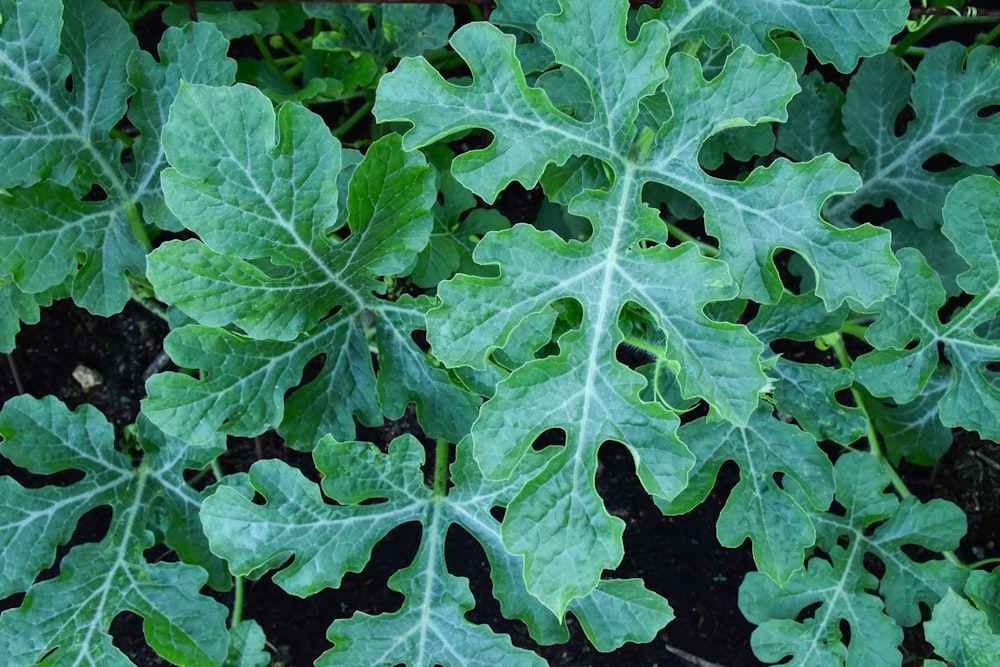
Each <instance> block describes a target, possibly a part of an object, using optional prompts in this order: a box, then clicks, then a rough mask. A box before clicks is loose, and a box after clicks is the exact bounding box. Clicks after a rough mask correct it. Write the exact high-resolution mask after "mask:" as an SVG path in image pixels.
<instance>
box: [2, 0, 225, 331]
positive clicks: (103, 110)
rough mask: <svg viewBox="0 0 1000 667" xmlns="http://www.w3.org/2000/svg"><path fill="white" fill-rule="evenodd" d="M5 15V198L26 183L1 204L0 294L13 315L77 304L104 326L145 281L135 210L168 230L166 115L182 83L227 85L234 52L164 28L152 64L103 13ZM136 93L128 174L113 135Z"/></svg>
mask: <svg viewBox="0 0 1000 667" xmlns="http://www.w3.org/2000/svg"><path fill="white" fill-rule="evenodd" d="M0 16H3V17H4V22H3V24H2V25H0V63H2V66H0V107H2V108H3V113H2V114H0V116H2V119H0V150H2V151H3V153H4V155H5V158H6V159H7V163H6V168H5V170H4V171H3V174H2V175H0V187H4V186H22V187H12V188H11V190H10V191H9V193H4V196H3V197H0V214H2V216H3V218H4V220H5V222H6V224H4V225H3V226H2V227H0V244H2V245H3V247H4V249H5V251H4V252H3V253H0V281H5V280H4V276H10V277H11V278H12V279H13V282H14V284H15V285H16V287H15V286H10V287H5V288H4V291H5V292H7V293H8V294H11V293H12V292H13V291H14V290H19V291H22V292H24V293H26V294H24V295H23V296H19V297H14V299H15V301H17V302H19V304H21V305H20V308H18V310H20V311H21V312H25V311H24V308H25V307H26V306H25V305H24V304H25V302H28V303H30V302H32V301H34V302H35V303H36V304H45V303H47V302H48V300H50V299H51V298H52V297H53V296H72V297H73V299H74V300H75V301H76V303H77V304H79V305H81V306H83V307H85V308H87V309H88V310H90V311H91V312H93V313H95V314H99V315H111V314H113V313H116V312H118V311H120V310H121V308H122V307H123V306H124V304H125V302H126V301H127V299H128V298H129V295H130V292H129V284H128V278H127V276H128V274H132V275H136V276H141V275H142V274H143V273H144V271H145V253H146V247H145V245H144V244H145V243H148V241H147V240H146V231H145V228H144V226H143V225H144V221H143V220H142V218H141V217H140V209H139V207H140V206H142V207H143V213H145V214H146V215H147V221H149V222H154V223H157V224H161V223H162V224H164V225H167V226H169V224H170V220H168V219H167V218H166V217H165V216H164V215H163V214H162V206H158V204H157V203H158V201H159V200H160V195H159V180H158V179H159V170H160V169H161V168H162V166H163V164H164V163H163V160H162V154H161V153H160V150H159V133H160V128H161V127H162V124H163V121H164V120H165V117H166V107H167V105H169V103H170V100H171V99H172V97H173V93H174V92H175V91H176V89H177V87H178V85H179V83H180V80H181V78H182V77H183V78H185V79H186V80H187V81H213V82H219V83H225V82H226V79H227V77H228V79H229V80H231V79H232V74H233V72H234V71H235V70H234V63H232V61H229V60H227V59H225V50H226V48H227V46H228V45H227V43H226V42H225V40H223V39H222V38H221V36H220V35H219V34H218V32H217V31H215V30H214V29H213V28H210V27H208V26H201V27H197V26H191V27H189V28H186V29H185V30H184V31H183V32H182V31H179V30H168V31H166V33H164V36H163V41H162V43H161V48H160V56H161V63H160V64H159V65H156V64H155V63H153V62H152V58H150V57H149V56H148V54H142V53H141V52H140V51H139V49H138V46H137V44H136V42H135V37H134V36H133V35H132V33H131V32H130V31H129V29H128V25H127V24H126V23H125V22H124V20H123V19H122V18H121V16H120V15H119V14H118V13H117V12H115V11H113V10H111V9H110V8H108V7H107V6H106V5H105V4H104V3H100V2H93V1H91V0H84V1H81V2H73V3H69V4H68V6H67V7H66V8H65V11H64V10H63V7H62V4H61V3H59V2H56V1H54V0H44V1H40V2H32V3H15V4H14V5H13V6H11V3H9V2H2V3H0ZM126 63H128V66H127V68H126ZM126 69H127V78H126ZM147 85H149V86H155V87H156V89H155V92H154V91H153V90H146V86H147ZM133 86H136V87H138V88H139V91H138V92H137V93H136V94H135V96H134V98H133V102H132V108H131V109H130V110H129V120H131V121H132V122H133V123H134V124H135V127H136V128H137V129H138V130H139V131H140V133H141V135H140V137H139V139H138V140H137V141H136V144H135V146H134V150H133V152H132V157H133V158H134V162H133V164H131V165H127V164H122V162H123V157H122V153H123V145H122V144H121V143H119V142H118V141H117V140H115V139H112V138H111V137H110V136H109V133H110V132H111V130H112V129H113V128H114V127H115V126H116V124H118V123H120V122H121V120H122V115H123V114H124V113H125V108H126V101H127V99H128V98H129V96H130V95H132V93H133ZM46 292H48V294H44V295H43V293H46ZM27 308H28V310H27V312H25V316H26V317H29V318H30V317H31V315H30V312H31V306H27ZM16 316H17V315H16V314H15V312H14V311H11V310H8V309H4V310H3V311H2V315H0V317H2V319H3V321H4V325H3V327H4V328H5V329H6V328H12V327H16V326H17V323H16V320H13V318H14V317H16Z"/></svg>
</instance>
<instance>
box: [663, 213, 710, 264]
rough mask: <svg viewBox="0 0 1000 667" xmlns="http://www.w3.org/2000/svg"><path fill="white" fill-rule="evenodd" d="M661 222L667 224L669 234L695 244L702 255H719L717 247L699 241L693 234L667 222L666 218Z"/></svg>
mask: <svg viewBox="0 0 1000 667" xmlns="http://www.w3.org/2000/svg"><path fill="white" fill-rule="evenodd" d="M663 222H664V224H665V225H666V226H667V231H668V232H669V233H670V235H671V236H673V237H675V238H678V239H680V240H681V241H688V242H690V243H693V244H695V245H696V246H698V249H699V250H701V254H702V255H705V256H706V257H718V256H719V249H718V248H716V247H715V246H713V245H709V244H708V243H705V242H704V241H701V240H699V239H697V238H695V237H694V236H691V235H690V234H688V233H687V232H685V231H684V230H683V229H681V228H680V227H678V226H677V225H676V224H674V223H672V222H669V221H667V220H664V221H663Z"/></svg>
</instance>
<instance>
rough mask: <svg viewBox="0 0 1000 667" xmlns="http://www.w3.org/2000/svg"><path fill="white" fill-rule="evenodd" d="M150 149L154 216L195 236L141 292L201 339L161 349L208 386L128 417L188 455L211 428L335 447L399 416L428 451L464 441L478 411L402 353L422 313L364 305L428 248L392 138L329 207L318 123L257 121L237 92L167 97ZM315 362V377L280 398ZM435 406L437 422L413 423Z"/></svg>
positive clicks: (325, 149)
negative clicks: (155, 144)
mask: <svg viewBox="0 0 1000 667" xmlns="http://www.w3.org/2000/svg"><path fill="white" fill-rule="evenodd" d="M164 146H165V149H166V152H167V157H168V158H169V159H170V160H171V163H172V165H173V166H172V168H171V169H169V170H167V171H166V172H165V173H164V176H163V183H164V194H165V196H166V199H167V203H168V205H169V206H170V207H171V209H172V210H173V211H174V213H175V214H176V215H177V216H178V218H179V219H180V220H182V222H183V224H184V225H185V226H186V227H188V228H189V229H191V230H193V231H195V232H197V233H198V234H199V237H200V238H199V239H192V240H187V241H172V242H167V243H165V244H163V245H162V246H160V247H159V248H157V249H156V250H155V251H154V252H153V253H151V254H150V257H149V269H148V272H149V278H150V281H151V282H152V283H153V285H154V287H155V288H156V291H157V294H158V295H159V296H160V297H161V298H163V299H165V300H166V301H168V302H170V303H172V304H174V305H177V306H178V307H179V308H180V309H182V310H183V311H185V312H186V313H188V314H189V315H190V316H191V317H193V318H194V319H195V320H197V321H198V322H199V323H200V324H201V325H208V326H193V327H181V328H179V329H176V330H174V331H173V332H171V334H170V336H168V339H167V341H166V349H167V350H168V351H169V352H170V354H171V355H172V356H173V358H174V360H175V361H176V362H177V363H178V364H180V365H181V366H183V367H186V368H204V369H206V370H207V371H208V372H207V373H206V374H205V375H204V376H203V377H201V378H198V379H196V378H193V377H190V376H187V375H184V374H174V373H168V374H160V375H157V376H156V377H154V378H152V379H151V381H150V383H149V387H148V392H149V396H148V398H147V399H146V400H145V402H144V404H143V406H144V407H143V409H144V411H145V413H146V414H148V415H149V416H150V418H151V419H152V420H153V421H154V422H156V423H157V424H159V425H160V426H161V427H162V428H164V429H166V430H167V431H169V432H171V433H174V434H176V435H178V436H180V437H185V438H191V439H193V440H195V441H201V440H202V439H204V438H206V437H208V436H209V435H210V434H212V433H214V432H216V431H217V430H218V429H220V428H221V429H223V430H224V431H225V432H229V433H233V434H237V435H245V436H251V435H256V434H259V433H261V432H263V431H266V430H267V429H269V428H273V427H277V428H278V429H279V431H280V432H281V433H282V434H283V435H285V436H286V437H287V438H288V440H289V443H290V444H291V445H292V446H293V447H297V448H300V449H311V448H312V447H313V446H314V445H315V443H316V441H317V440H318V439H319V438H320V437H322V436H323V435H325V434H327V433H333V434H335V435H336V436H338V437H340V438H351V437H353V436H354V422H353V417H354V416H355V415H356V416H357V417H358V418H359V419H360V420H361V421H362V422H363V423H365V424H370V425H374V424H376V423H378V421H379V420H380V418H381V416H382V415H383V414H384V415H386V416H388V417H390V418H393V419H395V418H399V417H401V416H402V414H403V412H404V410H405V408H406V406H407V404H408V403H410V402H413V403H415V404H416V406H417V414H418V418H419V419H420V421H421V424H422V425H423V426H424V429H425V432H426V433H427V434H428V435H430V436H431V437H446V438H450V439H453V440H457V439H459V438H460V437H462V435H464V433H465V432H466V429H467V427H468V425H469V424H470V423H471V421H472V419H473V418H474V415H475V408H476V406H477V404H478V400H477V399H476V398H475V397H474V396H472V395H470V394H468V393H466V392H464V391H462V390H461V389H458V388H457V387H455V386H454V385H452V384H451V383H450V382H449V381H448V379H447V377H446V376H445V374H444V373H443V371H441V370H440V369H436V368H433V367H432V366H430V364H429V362H428V360H427V359H426V355H425V354H424V352H423V351H422V350H421V349H420V347H419V346H418V344H417V343H416V342H415V341H414V339H413V333H414V332H415V331H419V330H422V329H423V328H424V326H425V325H424V315H425V312H426V310H427V308H428V305H427V302H426V300H419V301H418V300H414V299H410V298H397V299H396V300H395V301H391V300H388V299H384V298H380V296H379V295H380V294H381V293H383V292H384V291H385V281H380V280H379V279H378V278H379V277H380V276H394V275H397V274H399V275H405V273H406V272H407V271H408V270H409V269H410V268H411V267H412V266H413V264H414V262H415V260H416V255H417V252H418V251H419V250H421V249H422V248H423V247H424V246H425V245H426V243H427V239H428V236H429V234H430V229H431V216H430V212H429V211H430V208H431V205H432V203H433V201H434V194H435V191H434V188H433V186H432V183H433V174H432V173H431V171H430V169H429V168H428V167H427V165H426V164H425V162H424V160H423V158H422V157H421V156H420V155H419V154H417V153H406V152H403V151H402V150H401V149H400V147H399V138H398V137H397V136H395V135H389V136H387V137H385V138H383V139H381V140H380V141H378V142H376V143H375V144H373V145H372V146H371V147H370V148H369V150H368V153H367V155H366V156H365V158H364V160H362V161H361V162H360V163H359V164H357V165H356V166H354V165H353V164H352V165H351V166H352V170H351V171H350V179H349V181H348V182H347V183H346V190H347V192H346V197H342V194H341V193H340V192H339V190H340V189H344V185H345V184H344V183H343V182H342V180H341V179H343V177H344V172H343V171H342V164H343V163H342V160H341V149H340V146H339V143H338V142H337V140H336V139H335V138H334V137H333V136H332V135H331V134H330V132H329V130H328V129H327V128H326V126H325V125H324V124H323V122H322V120H321V119H320V118H319V117H318V116H316V115H314V114H312V113H310V112H308V111H306V110H305V109H304V108H303V107H301V106H298V105H294V104H285V105H282V106H281V107H280V108H279V109H278V111H277V114H275V112H274V110H273V108H272V106H271V102H270V101H269V100H268V99H267V98H266V97H264V95H263V94H261V93H260V92H258V91H256V90H254V89H252V88H249V87H246V86H235V87H233V88H212V87H205V86H185V87H184V88H182V90H181V92H180V93H179V94H178V96H177V100H176V102H175V103H174V106H173V107H172V110H171V116H170V121H169V122H168V124H167V127H166V128H165V130H164ZM341 198H343V202H344V205H346V210H342V209H341ZM345 222H346V227H347V229H346V230H340V228H341V227H342V226H343V225H344V223H345ZM338 230H340V231H339V232H338ZM335 232H337V233H338V234H343V235H345V236H346V238H344V239H341V238H340V237H339V236H338V235H337V234H335ZM231 325H236V326H238V327H239V328H240V329H242V333H237V332H236V331H233V330H231V328H230V329H226V328H224V327H226V326H230V327H231ZM370 328H372V329H374V331H375V335H374V339H375V342H376V344H377V347H378V349H379V368H380V372H379V374H378V375H379V376H378V378H376V373H375V368H374V366H373V365H372V361H371V359H370V356H369V353H368V342H367V334H366V330H367V329H370ZM321 355H325V359H324V360H323V363H322V365H321V366H320V367H319V371H318V373H317V374H316V375H315V376H314V377H313V378H312V379H311V380H310V381H309V382H308V383H306V384H305V385H304V386H302V387H300V388H298V389H297V390H296V391H295V392H294V393H292V394H291V395H290V396H289V397H288V398H287V400H286V398H285V395H286V393H287V392H288V390H290V389H292V388H293V387H295V385H296V384H298V383H299V382H300V380H301V378H302V375H303V372H304V369H305V367H306V364H307V363H308V362H310V361H311V360H313V359H317V358H318V357H320V356H321ZM376 397H377V401H378V402H376ZM438 404H441V405H447V406H449V407H448V408H447V409H442V410H435V409H431V407H430V406H432V405H438Z"/></svg>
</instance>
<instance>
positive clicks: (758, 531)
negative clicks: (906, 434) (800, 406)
mask: <svg viewBox="0 0 1000 667" xmlns="http://www.w3.org/2000/svg"><path fill="white" fill-rule="evenodd" d="M678 435H679V436H680V438H681V440H682V441H683V442H684V443H685V444H687V445H688V447H690V448H691V451H692V452H693V453H694V455H695V457H696V458H697V461H698V462H697V464H696V465H695V469H694V470H693V471H692V472H691V481H690V484H689V485H688V488H687V489H685V491H684V492H683V493H682V494H681V495H680V496H678V497H677V498H675V499H674V500H673V501H670V502H663V501H660V500H658V501H657V505H658V506H659V507H660V509H661V510H662V511H663V512H664V513H666V514H683V513H686V512H688V511H690V510H691V509H692V508H693V507H695V506H697V505H698V504H699V503H701V502H702V501H703V500H704V499H705V498H706V497H708V494H709V493H710V492H711V491H712V488H713V487H714V486H715V480H716V477H717V476H718V473H719V469H720V468H721V467H722V464H723V463H725V462H726V461H728V460H732V461H735V462H736V463H737V465H739V467H740V471H741V474H740V481H739V482H738V483H737V485H736V486H735V487H734V488H733V490H732V492H731V493H730V495H729V498H728V500H727V501H726V504H725V506H724V507H723V509H722V512H721V513H720V515H719V520H718V524H717V525H716V534H717V535H718V538H719V543H720V544H722V545H723V546H725V547H730V548H736V547H738V546H740V545H741V544H742V543H743V541H744V540H746V539H747V538H749V539H750V541H751V542H752V543H753V556H754V562H755V563H756V564H757V568H758V569H759V570H760V571H761V572H763V573H765V574H767V575H768V576H769V577H770V578H772V579H773V580H775V581H776V582H778V583H783V582H785V581H787V580H788V578H789V577H790V576H792V574H793V573H794V572H795V571H796V570H799V569H800V568H801V567H802V560H803V557H804V555H805V554H804V551H805V550H806V549H808V548H810V547H812V546H813V544H815V542H816V529H815V527H814V525H813V520H812V514H813V513H815V512H816V511H823V510H825V509H826V508H828V507H829V506H830V501H831V500H832V499H833V467H832V466H831V464H830V461H829V459H828V458H827V457H826V455H825V454H824V453H823V451H822V450H821V449H819V447H817V445H816V441H815V440H814V439H813V438H812V437H811V436H810V435H809V434H807V433H805V432H803V431H802V430H800V429H799V428H797V427H795V426H793V425H791V424H786V423H784V422H781V421H779V420H777V419H775V418H774V417H773V416H771V414H770V410H768V409H766V408H764V407H762V408H761V409H758V411H757V412H756V413H754V415H753V416H752V417H751V420H750V422H749V423H748V424H747V425H746V426H745V427H736V426H734V425H733V424H730V423H727V422H718V421H717V422H708V421H706V420H705V419H704V418H702V419H698V420H696V421H693V422H690V423H688V424H685V425H684V426H682V427H681V429H680V431H679V432H678ZM779 478H780V479H781V483H780V484H779V483H778V481H777V479H779Z"/></svg>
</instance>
